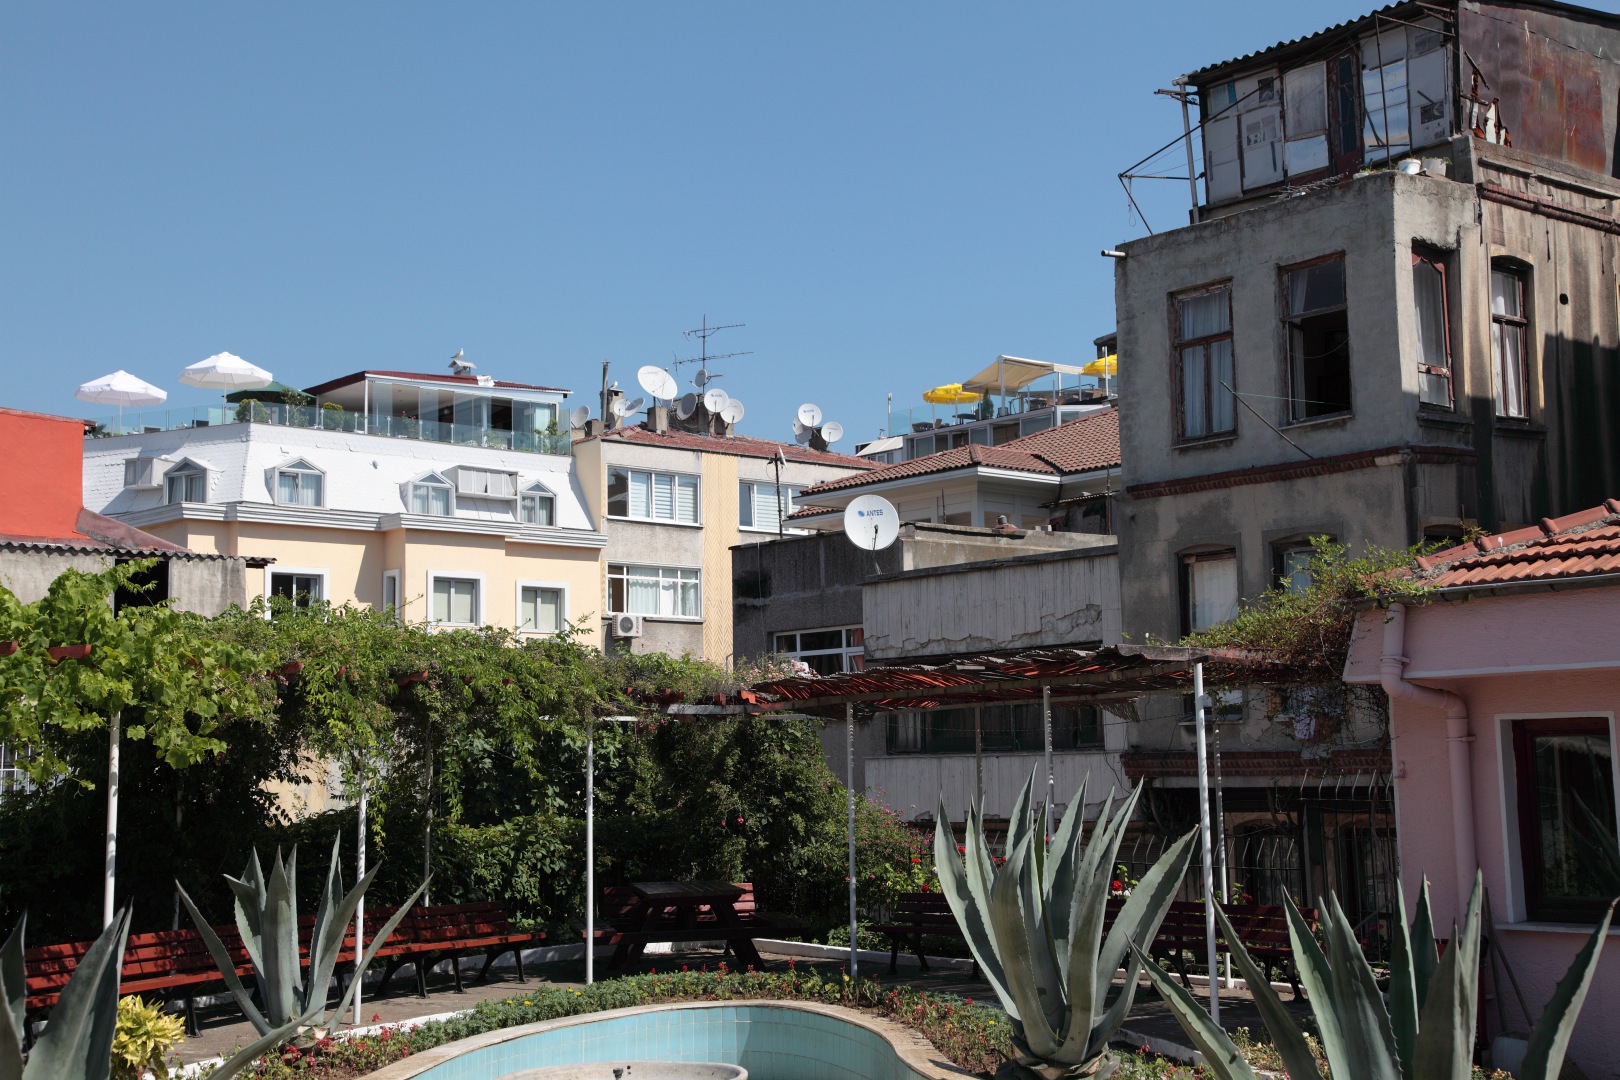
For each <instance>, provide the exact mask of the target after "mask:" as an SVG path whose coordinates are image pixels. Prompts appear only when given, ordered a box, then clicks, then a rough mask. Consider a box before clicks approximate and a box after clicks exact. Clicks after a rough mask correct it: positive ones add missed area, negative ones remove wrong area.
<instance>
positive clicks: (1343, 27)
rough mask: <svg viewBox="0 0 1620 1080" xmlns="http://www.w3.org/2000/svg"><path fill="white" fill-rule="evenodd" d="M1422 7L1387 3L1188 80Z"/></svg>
mask: <svg viewBox="0 0 1620 1080" xmlns="http://www.w3.org/2000/svg"><path fill="white" fill-rule="evenodd" d="M1420 8H1421V5H1419V4H1414V3H1396V4H1386V5H1384V6H1383V7H1381V8H1376V9H1374V10H1372V11H1369V12H1367V14H1365V15H1358V16H1357V17H1356V18H1354V19H1347V20H1345V21H1344V22H1342V23H1338V24H1337V25H1334V26H1330V27H1328V28H1327V29H1325V30H1317V31H1315V32H1314V33H1310V34H1305V35H1303V36H1301V37H1297V38H1293V39H1291V40H1288V41H1279V42H1277V43H1276V44H1275V45H1268V46H1266V47H1265V48H1263V49H1256V50H1255V51H1254V52H1251V53H1246V54H1244V55H1243V56H1237V57H1233V58H1232V59H1230V60H1222V61H1221V62H1220V63H1218V64H1206V65H1205V66H1203V67H1201V68H1199V69H1198V70H1197V71H1194V72H1192V73H1190V74H1189V75H1188V76H1187V81H1188V82H1189V83H1191V84H1192V85H1194V86H1204V85H1206V84H1208V83H1209V82H1212V81H1215V80H1213V79H1211V76H1212V75H1214V74H1216V73H1221V74H1223V75H1224V74H1225V69H1227V68H1232V67H1241V66H1248V65H1249V64H1253V63H1258V62H1259V61H1260V60H1262V59H1264V58H1265V57H1267V56H1268V55H1269V54H1271V53H1274V52H1279V51H1281V50H1283V49H1292V48H1296V47H1301V46H1305V45H1309V44H1312V43H1313V42H1316V41H1318V40H1321V39H1326V38H1329V37H1332V36H1334V35H1336V34H1348V33H1350V32H1352V31H1355V30H1358V29H1360V28H1361V26H1362V24H1364V23H1367V22H1369V21H1370V20H1371V19H1372V18H1373V16H1375V15H1390V14H1393V13H1394V12H1396V11H1400V10H1402V9H1410V10H1413V11H1417V10H1419V9H1420ZM1299 10H1305V11H1308V10H1310V9H1309V8H1301V9H1299Z"/></svg>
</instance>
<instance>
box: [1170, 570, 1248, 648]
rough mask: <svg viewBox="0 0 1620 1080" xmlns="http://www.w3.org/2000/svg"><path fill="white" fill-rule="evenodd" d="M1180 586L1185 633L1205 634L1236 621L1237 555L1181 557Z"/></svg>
mask: <svg viewBox="0 0 1620 1080" xmlns="http://www.w3.org/2000/svg"><path fill="white" fill-rule="evenodd" d="M1181 585H1182V603H1183V613H1182V622H1183V623H1184V625H1185V629H1186V631H1187V632H1188V633H1191V632H1193V631H1195V630H1207V629H1209V628H1210V627H1212V626H1219V625H1220V624H1221V623H1223V622H1226V621H1227V620H1229V619H1232V618H1234V617H1236V615H1237V607H1238V580H1237V552H1235V551H1213V552H1207V553H1202V554H1198V555H1183V556H1182V557H1181Z"/></svg>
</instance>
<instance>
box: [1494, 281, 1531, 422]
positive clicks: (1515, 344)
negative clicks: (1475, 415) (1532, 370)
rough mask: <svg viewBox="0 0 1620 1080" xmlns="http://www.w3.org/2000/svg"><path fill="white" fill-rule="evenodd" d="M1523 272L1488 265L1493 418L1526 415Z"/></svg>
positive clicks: (1526, 321) (1527, 324) (1526, 334)
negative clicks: (1489, 270)
mask: <svg viewBox="0 0 1620 1080" xmlns="http://www.w3.org/2000/svg"><path fill="white" fill-rule="evenodd" d="M1524 277H1525V275H1524V271H1523V269H1521V268H1520V267H1518V266H1516V265H1514V264H1512V263H1507V262H1502V261H1500V260H1498V261H1496V262H1493V263H1492V264H1491V366H1492V368H1493V369H1494V370H1495V375H1496V415H1497V416H1506V417H1510V418H1512V419H1515V420H1524V419H1526V418H1528V417H1529V415H1530V408H1529V404H1528V402H1527V400H1526V399H1527V396H1528V395H1527V394H1526V392H1525V390H1526V384H1527V383H1528V382H1529V378H1528V370H1527V366H1526V359H1525V352H1526V349H1525V346H1526V345H1527V344H1528V341H1527V339H1528V337H1529V329H1530V319H1529V315H1528V313H1527V312H1526V310H1525V304H1524Z"/></svg>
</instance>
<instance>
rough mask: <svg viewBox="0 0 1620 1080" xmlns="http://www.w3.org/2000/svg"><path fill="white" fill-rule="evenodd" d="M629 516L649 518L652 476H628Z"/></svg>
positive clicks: (650, 513) (634, 473) (643, 474)
mask: <svg viewBox="0 0 1620 1080" xmlns="http://www.w3.org/2000/svg"><path fill="white" fill-rule="evenodd" d="M630 516H631V517H639V518H650V517H652V516H653V513H652V474H651V473H644V472H633V473H631V474H630Z"/></svg>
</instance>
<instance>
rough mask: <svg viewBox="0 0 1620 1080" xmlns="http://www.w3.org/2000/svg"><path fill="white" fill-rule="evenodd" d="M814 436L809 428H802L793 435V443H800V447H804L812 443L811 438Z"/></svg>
mask: <svg viewBox="0 0 1620 1080" xmlns="http://www.w3.org/2000/svg"><path fill="white" fill-rule="evenodd" d="M814 434H815V432H813V431H811V430H810V429H809V428H807V427H802V428H800V429H799V430H798V431H795V432H794V433H793V441H794V442H796V443H798V444H799V445H800V446H803V445H805V444H806V443H808V442H809V441H810V436H811V435H814Z"/></svg>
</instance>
